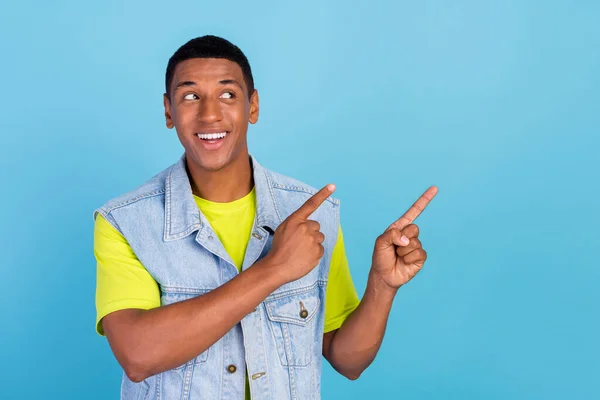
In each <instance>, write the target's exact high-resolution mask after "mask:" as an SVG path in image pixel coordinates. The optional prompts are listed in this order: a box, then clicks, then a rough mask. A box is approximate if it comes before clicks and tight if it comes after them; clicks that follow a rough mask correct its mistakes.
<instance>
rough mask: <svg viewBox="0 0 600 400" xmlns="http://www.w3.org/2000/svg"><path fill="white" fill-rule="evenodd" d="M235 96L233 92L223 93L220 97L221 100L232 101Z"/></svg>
mask: <svg viewBox="0 0 600 400" xmlns="http://www.w3.org/2000/svg"><path fill="white" fill-rule="evenodd" d="M234 97H235V94H234V93H233V92H225V93H223V94H222V95H221V98H222V99H233V98H234Z"/></svg>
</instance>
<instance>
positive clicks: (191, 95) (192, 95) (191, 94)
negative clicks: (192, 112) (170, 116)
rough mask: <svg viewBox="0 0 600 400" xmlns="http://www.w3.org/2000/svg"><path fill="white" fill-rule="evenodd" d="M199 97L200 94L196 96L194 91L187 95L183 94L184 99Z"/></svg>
mask: <svg viewBox="0 0 600 400" xmlns="http://www.w3.org/2000/svg"><path fill="white" fill-rule="evenodd" d="M197 98H198V96H196V95H195V94H194V93H188V94H186V95H185V96H183V99H184V100H196V99H197Z"/></svg>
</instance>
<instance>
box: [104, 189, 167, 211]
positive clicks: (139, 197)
mask: <svg viewBox="0 0 600 400" xmlns="http://www.w3.org/2000/svg"><path fill="white" fill-rule="evenodd" d="M164 192H165V190H164V189H158V190H154V191H152V192H147V193H143V194H140V195H137V196H135V197H132V198H130V199H127V200H124V201H122V202H120V203H117V204H114V205H112V206H110V207H109V208H108V209H107V210H106V213H107V214H109V213H111V212H112V211H114V210H116V209H118V208H122V207H125V206H128V205H130V204H133V203H137V202H138V201H140V200H144V199H147V198H150V197H155V196H159V195H161V194H163V193H164Z"/></svg>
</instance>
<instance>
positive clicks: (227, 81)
mask: <svg viewBox="0 0 600 400" xmlns="http://www.w3.org/2000/svg"><path fill="white" fill-rule="evenodd" d="M219 83H220V84H221V85H236V86H239V88H240V89H242V91H243V90H244V87H243V86H242V85H241V84H240V83H239V82H238V81H236V80H235V79H223V80H221V81H219Z"/></svg>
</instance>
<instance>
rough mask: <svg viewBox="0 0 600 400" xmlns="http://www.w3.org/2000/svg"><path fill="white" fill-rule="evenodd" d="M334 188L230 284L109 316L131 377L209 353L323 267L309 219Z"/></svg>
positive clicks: (109, 331) (107, 324) (289, 222)
mask: <svg viewBox="0 0 600 400" xmlns="http://www.w3.org/2000/svg"><path fill="white" fill-rule="evenodd" d="M334 190H335V187H334V186H333V185H331V186H329V185H328V186H326V187H325V188H323V189H321V190H320V191H319V192H318V193H317V194H315V195H314V196H313V197H311V198H310V199H309V200H308V201H307V202H306V203H305V204H304V205H303V206H301V207H300V208H299V209H298V210H297V211H296V212H295V213H293V214H292V215H290V216H289V217H288V218H287V219H286V220H285V221H283V222H282V223H281V225H280V226H279V227H278V228H277V230H276V231H275V235H274V237H273V243H272V247H271V251H270V252H269V254H267V256H266V257H264V258H263V259H262V260H260V261H258V262H257V263H255V264H254V265H253V266H252V267H251V268H249V269H247V270H245V271H243V272H242V273H240V274H239V275H238V276H236V277H235V278H234V279H232V280H231V281H229V282H227V283H226V284H224V285H222V286H220V287H218V288H216V289H214V290H212V291H210V292H208V293H206V294H203V295H201V296H198V297H195V298H193V299H189V300H185V301H182V302H178V303H174V304H170V305H167V306H163V307H158V308H153V309H150V310H141V309H122V310H119V311H115V312H112V313H110V314H108V315H106V316H105V317H104V318H103V319H102V321H101V323H102V327H103V329H104V332H105V334H106V337H107V338H108V341H109V343H110V346H111V349H112V351H113V353H114V354H115V357H116V359H117V361H118V362H119V364H121V366H122V367H123V370H124V371H125V373H126V374H127V376H128V377H129V379H131V380H132V381H134V382H139V381H142V380H144V379H146V378H148V377H150V376H152V375H155V374H158V373H160V372H163V371H166V370H169V369H172V368H175V367H178V366H179V365H182V364H183V363H185V362H187V361H189V360H191V359H192V358H194V357H196V356H197V355H198V354H200V353H202V352H204V351H206V350H207V349H208V348H209V347H210V346H212V345H213V344H214V343H215V342H217V341H218V340H219V339H220V338H221V337H223V336H224V335H225V334H226V333H227V332H228V331H229V330H230V329H232V328H233V327H234V326H235V325H236V324H237V323H239V322H240V321H241V320H242V319H243V318H244V317H245V316H246V315H248V314H249V313H251V312H253V311H254V310H255V308H256V307H257V306H258V305H259V304H260V303H261V302H262V301H263V300H264V299H265V298H266V297H267V296H268V295H270V294H271V293H272V292H273V291H275V290H276V289H277V288H278V287H280V286H282V285H283V284H285V283H287V282H291V281H294V280H296V279H299V278H301V277H302V276H304V275H306V274H307V273H309V272H310V271H311V270H312V269H313V268H314V267H315V266H317V265H318V263H319V260H320V258H321V257H322V256H323V252H324V249H323V246H322V243H323V241H324V239H325V237H324V235H323V234H322V233H321V232H320V230H319V229H320V227H319V224H318V223H317V222H315V221H311V220H309V219H308V218H309V216H310V215H311V214H312V213H313V212H314V211H315V210H316V209H317V208H318V207H319V206H320V205H321V204H322V203H323V202H324V201H325V200H326V199H327V198H328V197H329V196H330V195H331V193H333V191H334Z"/></svg>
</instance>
